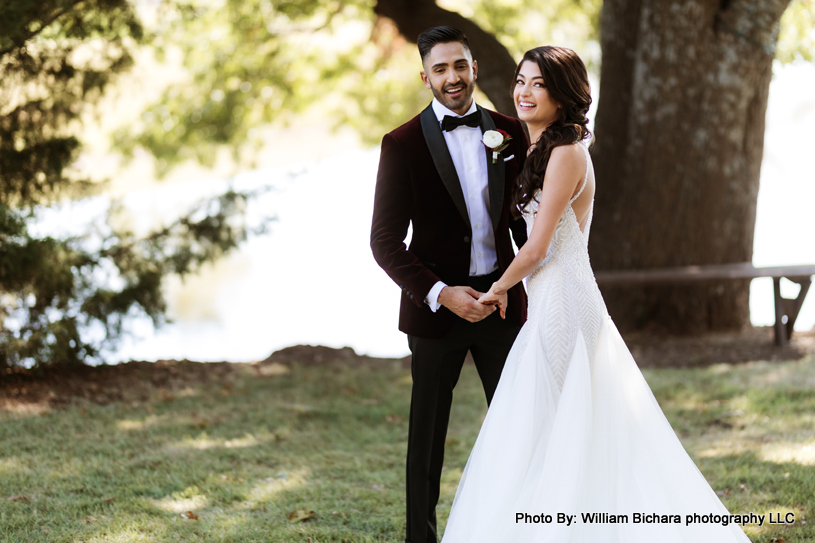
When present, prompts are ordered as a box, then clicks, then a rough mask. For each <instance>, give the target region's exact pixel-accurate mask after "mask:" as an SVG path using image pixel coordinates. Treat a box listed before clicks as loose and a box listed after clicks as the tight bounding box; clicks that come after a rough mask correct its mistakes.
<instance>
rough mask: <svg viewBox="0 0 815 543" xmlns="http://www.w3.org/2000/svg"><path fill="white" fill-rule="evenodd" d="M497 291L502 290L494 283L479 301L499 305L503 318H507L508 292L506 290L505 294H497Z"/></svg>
mask: <svg viewBox="0 0 815 543" xmlns="http://www.w3.org/2000/svg"><path fill="white" fill-rule="evenodd" d="M496 292H500V291H499V290H498V289H497V288H496V287H495V283H493V284H492V287H490V290H488V291H487V292H486V293H485V294H482V295H481V297H480V298H479V299H478V302H479V303H482V304H484V305H497V306H498V311H499V312H500V314H501V318H502V319H505V318H507V293H506V292H504V293H503V294H496Z"/></svg>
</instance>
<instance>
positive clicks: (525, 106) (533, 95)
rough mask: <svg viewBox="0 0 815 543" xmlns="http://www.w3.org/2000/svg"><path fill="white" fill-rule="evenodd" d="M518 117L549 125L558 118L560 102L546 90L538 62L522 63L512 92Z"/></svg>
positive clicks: (531, 122)
mask: <svg viewBox="0 0 815 543" xmlns="http://www.w3.org/2000/svg"><path fill="white" fill-rule="evenodd" d="M512 97H513V98H514V100H515V109H516V110H517V111H518V118H519V119H521V120H522V121H526V122H527V123H529V124H533V125H540V124H543V125H548V124H549V123H551V122H552V121H554V120H555V119H556V118H557V114H558V112H557V110H558V104H557V102H555V101H554V100H553V99H552V97H551V96H550V95H549V91H547V90H546V82H545V81H544V80H543V76H542V75H541V71H540V68H539V67H538V64H537V63H536V62H530V61H528V60H527V61H525V62H524V63H523V64H521V69H520V71H519V72H518V77H517V79H516V80H515V87H514V89H513V92H512Z"/></svg>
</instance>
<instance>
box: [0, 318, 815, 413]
mask: <svg viewBox="0 0 815 543" xmlns="http://www.w3.org/2000/svg"><path fill="white" fill-rule="evenodd" d="M772 337H773V336H772V329H771V328H769V327H762V328H751V329H748V330H746V331H744V332H741V333H719V334H706V335H704V336H697V337H656V336H654V335H650V334H646V333H636V334H629V335H626V336H625V340H626V343H627V344H628V346H629V348H630V349H631V352H632V353H633V354H634V358H635V359H636V360H637V362H638V364H639V365H640V366H641V367H677V366H684V367H687V366H707V365H710V364H718V363H722V362H725V363H733V364H737V363H743V362H749V361H752V360H797V359H800V358H803V357H804V356H807V355H809V354H811V353H815V329H813V330H810V331H809V332H796V333H795V335H794V337H793V340H792V342H791V344H790V345H789V346H788V347H786V348H784V349H779V348H777V347H775V346H774V345H773V341H772ZM387 361H390V362H393V360H391V359H379V358H372V357H369V356H361V355H358V354H356V353H355V352H354V350H353V349H351V348H349V347H345V348H342V349H332V348H329V347H322V346H317V347H312V346H307V345H297V346H294V347H288V348H286V349H282V350H280V351H277V352H275V353H273V354H272V355H271V356H270V357H269V358H267V359H266V360H263V361H259V362H255V363H230V362H206V363H202V362H192V361H189V360H159V361H158V362H137V361H134V362H128V363H124V364H118V365H114V366H97V367H89V366H83V367H78V368H70V369H68V368H46V369H44V370H42V371H39V372H33V371H28V370H20V369H14V370H7V371H5V372H4V373H2V374H0V409H2V410H7V411H8V410H10V411H13V410H18V409H48V408H60V407H64V406H66V405H69V404H73V403H82V402H85V401H87V402H92V403H97V404H109V403H111V402H143V401H147V400H148V399H150V398H152V397H155V396H156V395H158V396H160V397H162V398H172V395H173V394H174V392H175V391H179V390H182V389H184V388H185V387H189V386H195V385H198V384H202V383H207V382H218V383H224V385H225V386H229V383H230V382H231V381H233V380H235V379H236V378H238V377H239V376H240V375H246V374H247V373H249V374H252V373H254V372H256V373H257V374H259V375H267V374H269V372H278V373H287V372H288V368H290V367H291V366H292V365H295V364H296V365H300V366H326V365H329V366H330V365H358V364H370V365H372V366H376V365H377V364H381V363H383V362H387ZM399 363H401V364H403V365H404V367H405V368H406V369H407V368H409V367H410V361H409V358H403V359H400V360H399Z"/></svg>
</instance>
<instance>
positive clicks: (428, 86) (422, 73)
mask: <svg viewBox="0 0 815 543" xmlns="http://www.w3.org/2000/svg"><path fill="white" fill-rule="evenodd" d="M419 75H420V76H421V78H422V83H424V86H425V87H427V88H428V89H429V88H430V80H429V79H427V74H426V73H424V71H421V72H419Z"/></svg>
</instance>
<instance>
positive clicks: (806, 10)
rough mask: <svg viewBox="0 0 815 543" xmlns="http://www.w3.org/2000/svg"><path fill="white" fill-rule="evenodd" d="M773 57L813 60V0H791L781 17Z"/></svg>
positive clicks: (814, 10)
mask: <svg viewBox="0 0 815 543" xmlns="http://www.w3.org/2000/svg"><path fill="white" fill-rule="evenodd" d="M775 58H776V59H777V60H780V61H781V62H783V63H789V62H793V61H796V60H799V61H800V60H804V61H808V62H813V61H815V0H792V2H791V3H790V6H789V7H788V8H787V11H785V12H784V16H783V17H782V18H781V32H780V33H779V36H778V47H777V49H776V53H775Z"/></svg>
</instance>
